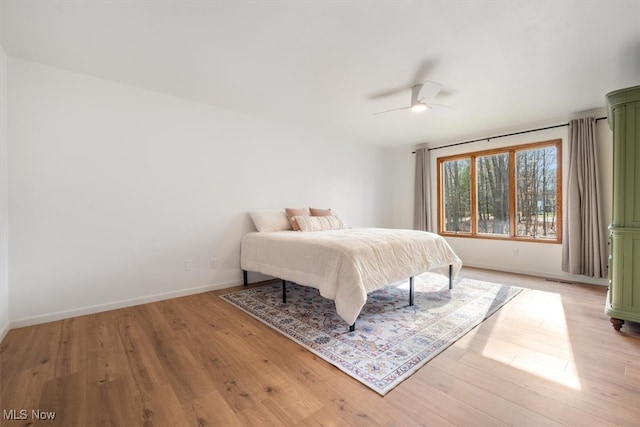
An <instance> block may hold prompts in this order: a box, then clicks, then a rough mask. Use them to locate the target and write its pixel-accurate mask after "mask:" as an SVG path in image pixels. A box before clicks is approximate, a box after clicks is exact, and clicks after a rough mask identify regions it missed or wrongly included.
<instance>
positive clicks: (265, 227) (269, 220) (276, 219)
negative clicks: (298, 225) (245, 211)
mask: <svg viewBox="0 0 640 427" xmlns="http://www.w3.org/2000/svg"><path fill="white" fill-rule="evenodd" d="M249 214H250V215H251V219H252V220H253V224H254V225H255V226H256V228H257V229H258V231H259V232H261V233H263V232H265V231H284V230H291V222H290V221H289V217H287V214H286V213H285V212H284V211H275V210H273V211H272V210H259V211H252V212H250V213H249Z"/></svg>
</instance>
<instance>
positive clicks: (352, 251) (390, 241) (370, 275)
mask: <svg viewBox="0 0 640 427" xmlns="http://www.w3.org/2000/svg"><path fill="white" fill-rule="evenodd" d="M296 218H299V217H296ZM256 225H258V224H257V223H256ZM258 228H259V227H258ZM259 229H260V228H259ZM240 266H241V268H242V270H243V273H244V282H245V285H246V284H248V278H247V272H258V273H262V274H265V275H268V276H272V277H276V278H279V279H281V280H282V281H283V300H284V301H286V293H285V289H284V286H285V282H286V281H289V282H294V283H297V284H299V285H303V286H311V287H314V288H316V289H318V290H319V291H320V295H322V296H323V297H324V298H328V299H331V300H333V301H335V305H336V312H337V313H338V315H339V316H340V317H341V318H342V319H344V321H345V322H346V323H347V324H348V325H350V330H353V329H354V325H355V321H356V319H357V317H358V315H359V313H360V311H361V310H362V307H363V306H364V305H365V303H366V301H367V294H368V293H370V292H372V291H375V290H376V289H380V288H382V287H384V286H386V285H388V284H391V283H395V282H398V281H400V280H406V279H410V284H411V286H410V296H409V299H410V304H412V303H413V277H414V276H416V275H419V274H422V273H425V272H427V271H435V272H438V273H441V274H444V275H448V276H449V283H450V287H451V281H452V279H453V278H454V277H455V275H456V274H457V273H458V271H459V270H460V268H461V267H462V262H461V261H460V258H458V256H457V255H456V254H455V253H454V252H453V250H452V249H451V247H450V246H449V244H448V243H447V242H446V240H445V239H444V238H442V237H441V236H439V235H437V234H434V233H429V232H425V231H417V230H401V229H386V228H339V229H328V230H322V231H293V230H278V231H269V230H268V231H264V230H263V231H258V232H249V233H247V234H246V235H245V236H244V237H243V239H242V243H241V249H240Z"/></svg>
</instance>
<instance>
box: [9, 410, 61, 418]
mask: <svg viewBox="0 0 640 427" xmlns="http://www.w3.org/2000/svg"><path fill="white" fill-rule="evenodd" d="M2 418H3V419H5V420H29V419H31V420H54V419H55V418H56V413H55V411H41V410H39V409H32V410H31V411H28V410H26V409H3V410H2Z"/></svg>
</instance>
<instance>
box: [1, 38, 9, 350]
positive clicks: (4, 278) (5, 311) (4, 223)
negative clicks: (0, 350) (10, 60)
mask: <svg viewBox="0 0 640 427" xmlns="http://www.w3.org/2000/svg"><path fill="white" fill-rule="evenodd" d="M7 145H8V143H7V55H6V53H5V51H4V48H3V47H2V45H0V341H2V338H4V336H5V334H6V333H7V332H8V331H9V282H8V274H7V273H8V252H7V248H8V246H7V242H8V231H9V229H8V227H9V226H8V218H7V215H8V211H9V208H8V197H7V195H8V176H9V173H8V163H7V158H8V157H7V156H8V153H7Z"/></svg>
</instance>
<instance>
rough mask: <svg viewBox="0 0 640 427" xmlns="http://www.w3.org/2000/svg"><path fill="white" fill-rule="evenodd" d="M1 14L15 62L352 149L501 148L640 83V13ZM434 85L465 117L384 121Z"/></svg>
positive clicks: (400, 9) (87, 5) (587, 4)
mask: <svg viewBox="0 0 640 427" xmlns="http://www.w3.org/2000/svg"><path fill="white" fill-rule="evenodd" d="M0 1H1V2H2V3H1V5H2V21H1V23H2V34H1V37H2V39H1V41H2V45H3V46H4V49H5V51H6V52H7V54H8V55H9V56H13V57H18V58H23V59H27V60H30V61H36V62H40V63H44V64H48V65H52V66H55V67H60V68H64V69H67V70H72V71H76V72H80V73H84V74H89V75H93V76H97V77H100V78H104V79H109V80H113V81H117V82H121V83H124V84H128V85H134V86H139V87H143V88H147V89H151V90H155V91H160V92H164V93H168V94H171V95H175V96H179V97H182V98H186V99H190V100H194V101H198V102H203V103H207V104H211V105H215V106H218V107H222V108H226V109H229V110H234V111H238V112H241V113H244V114H249V115H252V116H257V117H262V118H265V119H269V120H276V121H284V122H288V123H292V124H294V125H296V126H301V127H305V128H309V129H310V130H311V131H312V132H315V133H321V134H326V135H329V136H334V137H336V138H340V139H342V140H346V141H354V142H364V143H372V144H377V145H409V144H411V145H417V144H422V143H428V144H430V145H439V144H442V143H447V142H452V141H456V140H460V139H464V138H467V137H471V136H488V135H490V134H492V133H494V132H497V131H501V130H506V129H513V128H518V127H519V128H520V129H522V127H523V126H527V125H531V124H536V123H543V122H547V123H548V122H549V121H552V120H554V119H557V118H559V119H563V118H564V119H566V118H567V117H568V116H570V115H573V114H576V113H579V112H581V111H585V110H590V109H595V108H601V107H604V105H605V98H604V97H605V94H606V93H607V92H610V91H612V90H615V89H620V88H623V87H628V86H634V85H638V84H640V0H634V1H582V2H581V1H570V2H565V1H553V2H552V1H529V2H526V1H459V2H458V1H443V2H437V1H419V2H410V1H236V2H233V1H202V0H200V1H116V0H113V1H94V0H92V1H89V0H87V1H78V0H76V1H42V0H41V1H26V0H0ZM425 80H433V81H437V82H440V83H442V84H443V85H444V92H446V93H443V94H442V96H438V97H437V98H436V99H434V100H433V101H434V102H436V103H440V104H446V105H449V106H451V107H454V110H453V111H449V112H444V111H435V110H430V111H428V112H425V113H421V114H418V113H412V112H410V111H397V112H393V113H388V114H382V115H374V113H375V112H378V111H383V110H388V109H392V108H397V107H403V106H406V105H408V104H409V101H410V93H411V92H410V87H411V86H412V85H413V84H414V83H422V82H424V81H425ZM390 93H391V94H390Z"/></svg>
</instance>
